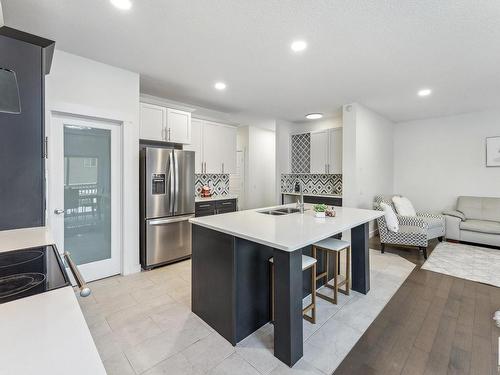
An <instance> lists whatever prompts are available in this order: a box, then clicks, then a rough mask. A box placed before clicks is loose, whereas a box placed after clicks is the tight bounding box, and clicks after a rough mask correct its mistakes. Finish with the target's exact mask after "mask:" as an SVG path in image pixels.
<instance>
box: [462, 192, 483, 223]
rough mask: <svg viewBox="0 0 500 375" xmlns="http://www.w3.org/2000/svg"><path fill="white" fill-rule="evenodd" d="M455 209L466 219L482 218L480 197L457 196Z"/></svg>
mask: <svg viewBox="0 0 500 375" xmlns="http://www.w3.org/2000/svg"><path fill="white" fill-rule="evenodd" d="M457 210H458V211H460V212H462V213H463V214H464V215H465V217H466V218H467V219H474V220H483V210H482V203H481V197H458V203H457Z"/></svg>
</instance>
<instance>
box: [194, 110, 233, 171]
mask: <svg viewBox="0 0 500 375" xmlns="http://www.w3.org/2000/svg"><path fill="white" fill-rule="evenodd" d="M236 133H237V129H236V127H234V126H230V125H225V124H220V123H216V122H212V121H203V120H197V119H193V120H192V136H191V138H192V142H191V144H190V145H187V146H185V147H184V149H185V150H192V151H195V152H196V153H197V155H196V167H195V171H196V173H226V174H227V173H236ZM198 155H199V156H198Z"/></svg>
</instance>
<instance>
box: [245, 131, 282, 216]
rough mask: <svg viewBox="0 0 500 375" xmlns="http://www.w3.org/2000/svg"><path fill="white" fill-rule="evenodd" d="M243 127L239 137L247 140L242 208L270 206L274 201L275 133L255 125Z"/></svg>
mask: <svg viewBox="0 0 500 375" xmlns="http://www.w3.org/2000/svg"><path fill="white" fill-rule="evenodd" d="M245 128H246V129H244V130H243V131H242V132H241V139H242V140H243V141H246V142H247V145H246V157H245V172H246V173H245V198H244V207H243V208H245V209H250V208H258V207H266V206H272V205H273V204H274V203H275V195H274V194H275V184H276V169H275V165H276V152H275V147H276V143H275V142H276V134H275V132H274V131H272V130H266V129H262V128H258V127H255V126H248V127H245ZM245 138H246V140H245Z"/></svg>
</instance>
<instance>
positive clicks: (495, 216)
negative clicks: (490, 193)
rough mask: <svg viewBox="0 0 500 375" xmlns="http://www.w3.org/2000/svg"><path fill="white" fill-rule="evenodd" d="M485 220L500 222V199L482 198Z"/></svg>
mask: <svg viewBox="0 0 500 375" xmlns="http://www.w3.org/2000/svg"><path fill="white" fill-rule="evenodd" d="M482 201H483V220H490V221H498V222H500V198H482Z"/></svg>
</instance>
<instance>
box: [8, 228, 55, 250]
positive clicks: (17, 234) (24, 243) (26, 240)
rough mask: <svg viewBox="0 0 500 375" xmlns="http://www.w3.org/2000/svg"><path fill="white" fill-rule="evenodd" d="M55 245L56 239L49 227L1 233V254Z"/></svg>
mask: <svg viewBox="0 0 500 375" xmlns="http://www.w3.org/2000/svg"><path fill="white" fill-rule="evenodd" d="M53 243H54V239H53V238H52V235H51V234H50V230H49V229H48V228H47V227H36V228H23V229H13V230H2V231H0V253H3V252H5V251H11V250H18V249H26V248H28V247H36V246H43V245H50V244H53Z"/></svg>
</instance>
